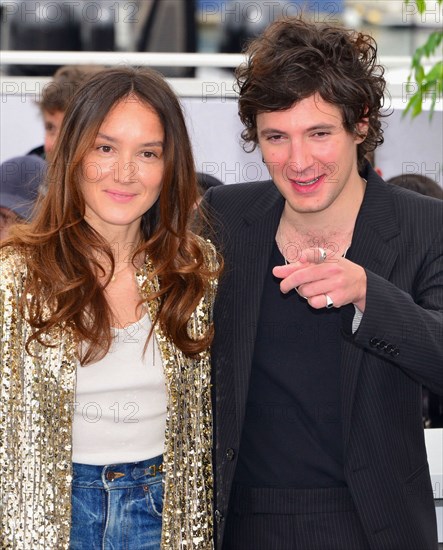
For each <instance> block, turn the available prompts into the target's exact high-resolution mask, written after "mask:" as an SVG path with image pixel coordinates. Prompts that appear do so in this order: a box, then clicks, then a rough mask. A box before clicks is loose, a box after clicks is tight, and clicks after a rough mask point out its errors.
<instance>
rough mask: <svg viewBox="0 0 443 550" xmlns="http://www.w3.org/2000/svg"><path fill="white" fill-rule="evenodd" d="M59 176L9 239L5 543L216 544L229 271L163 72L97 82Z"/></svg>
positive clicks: (120, 71) (84, 97) (75, 123)
mask: <svg viewBox="0 0 443 550" xmlns="http://www.w3.org/2000/svg"><path fill="white" fill-rule="evenodd" d="M48 186H49V187H48V192H47V194H46V195H45V197H43V198H42V199H41V201H40V203H39V204H38V206H37V208H38V210H37V213H36V217H35V218H34V221H33V222H32V223H31V224H30V225H29V226H26V225H22V226H20V225H18V226H15V228H14V229H13V230H12V236H11V238H10V239H9V240H8V241H7V242H6V243H5V244H4V246H3V248H2V249H1V259H2V268H1V271H2V277H1V282H0V289H1V293H0V294H1V304H0V306H1V308H0V312H1V323H2V330H3V333H2V363H1V373H0V374H1V388H0V403H1V405H0V407H1V422H0V435H1V437H0V461H1V469H2V475H1V476H0V487H1V497H2V505H3V510H2V512H3V513H2V515H1V522H2V525H1V535H0V547H1V548H14V549H30V548H32V549H33V550H39V549H41V550H43V549H44V550H50V549H57V550H60V549H68V548H70V549H71V550H77V549H80V548H82V549H83V548H88V549H92V548H112V549H114V548H128V549H136V550H143V549H145V548H146V549H147V548H149V549H151V548H152V549H154V548H160V547H161V548H167V549H168V550H171V549H176V548H187V549H188V548H202V549H203V548H204V549H207V548H211V547H212V541H211V539H212V537H211V535H212V519H211V518H212V509H211V507H212V504H211V503H212V469H211V440H212V430H211V428H212V427H211V416H210V405H211V404H210V384H209V370H210V369H209V358H208V347H209V345H210V342H211V340H212V321H211V313H212V303H213V297H214V293H215V286H216V277H217V275H218V271H219V267H218V262H217V258H216V255H215V252H214V249H213V247H212V245H211V244H210V243H208V242H206V241H204V240H203V239H202V238H200V237H199V236H197V235H196V234H195V233H193V232H191V231H190V229H189V220H190V219H191V213H192V211H193V205H194V203H195V201H196V199H197V185H196V177H195V172H194V165H193V158H192V154H191V146H190V142H189V137H188V135H187V131H186V127H185V122H184V119H183V114H182V111H181V108H180V105H179V103H178V101H177V98H176V97H175V95H174V93H173V92H172V91H171V89H170V88H169V86H168V85H167V84H166V83H165V81H164V80H163V78H162V77H161V76H160V75H158V74H157V73H156V72H154V71H150V70H140V69H130V68H116V69H107V70H104V71H102V72H100V73H98V74H97V75H95V76H94V77H92V78H91V79H90V80H89V81H88V82H87V83H85V84H84V85H83V87H82V88H81V89H80V90H79V91H78V93H77V94H76V96H75V98H74V99H73V102H72V103H71V105H70V107H69V109H68V111H67V112H66V115H65V119H64V121H63V126H62V130H61V134H60V138H59V141H58V143H57V144H56V148H55V151H54V157H53V159H52V164H51V166H50V167H49V172H48ZM163 478H164V479H163ZM162 488H164V495H163V494H162V493H163V491H162ZM71 495H72V506H71ZM163 499H164V502H163ZM162 504H163V514H162ZM162 515H163V517H162ZM160 537H161V542H160Z"/></svg>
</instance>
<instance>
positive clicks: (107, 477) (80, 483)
mask: <svg viewBox="0 0 443 550" xmlns="http://www.w3.org/2000/svg"><path fill="white" fill-rule="evenodd" d="M162 461H163V457H162V456H158V457H156V458H153V459H150V460H144V461H142V462H132V463H128V464H111V465H108V466H90V465H88V464H77V463H74V464H73V480H72V526H71V546H70V550H158V549H159V548H160V539H161V528H162V510H163V474H162V472H161V470H162V466H161V465H162Z"/></svg>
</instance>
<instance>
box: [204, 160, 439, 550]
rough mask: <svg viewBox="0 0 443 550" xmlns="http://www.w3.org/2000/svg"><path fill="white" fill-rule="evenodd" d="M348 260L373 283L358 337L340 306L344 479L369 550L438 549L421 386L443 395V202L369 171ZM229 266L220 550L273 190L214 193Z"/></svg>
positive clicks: (271, 234)
mask: <svg viewBox="0 0 443 550" xmlns="http://www.w3.org/2000/svg"><path fill="white" fill-rule="evenodd" d="M366 171H367V172H366V173H365V174H364V176H365V177H366V179H367V180H368V183H367V187H366V192H365V196H364V200H363V203H362V206H361V209H360V212H359V215H358V218H357V221H356V226H355V231H354V235H353V240H352V248H351V251H350V254H351V255H350V259H351V260H352V261H354V262H356V263H358V264H360V265H362V266H363V267H364V268H365V270H366V273H367V299H366V309H365V312H364V315H363V319H362V321H361V324H360V326H359V329H358V330H357V332H356V333H355V334H352V328H351V325H352V319H353V316H354V311H355V310H354V307H353V306H352V305H348V306H345V307H343V308H341V325H342V362H341V392H342V395H341V400H342V420H343V446H344V470H345V477H346V480H347V484H348V487H349V489H350V491H351V494H352V496H353V499H354V501H355V505H356V507H357V510H358V513H359V516H360V519H361V522H362V524H363V527H364V529H365V532H366V535H367V538H368V540H369V541H370V545H371V548H373V549H374V550H387V549H395V550H406V549H410V550H431V549H435V548H437V535H436V521H435V509H434V502H433V488H432V486H431V482H430V476H429V468H428V463H427V456H426V449H425V444H424V434H423V428H422V399H421V384H425V385H426V386H428V387H429V388H430V389H432V390H433V391H435V392H439V393H442V392H443V202H441V201H438V200H437V199H429V198H427V197H424V196H422V195H418V194H416V193H413V192H409V191H406V190H404V189H401V188H399V187H396V186H393V185H389V184H386V183H385V182H384V181H383V180H382V179H381V178H379V176H378V175H377V174H376V173H375V172H374V171H373V170H372V169H371V168H370V167H367V168H366ZM205 198H206V203H207V205H208V208H209V211H210V212H211V214H212V215H213V220H214V222H213V227H214V239H215V241H216V243H217V245H218V247H219V249H220V251H221V253H222V254H223V255H224V258H225V271H224V275H223V276H222V278H221V281H220V287H219V293H218V298H217V300H216V305H215V312H214V321H215V340H214V344H213V383H214V388H215V392H214V414H215V420H214V421H215V458H214V461H215V464H214V466H215V494H216V497H215V508H216V511H215V524H216V531H217V535H216V547H217V548H219V549H220V548H221V545H222V539H223V529H224V524H225V518H226V516H227V513H228V502H229V495H230V490H231V485H232V479H233V475H234V470H235V467H236V457H237V451H238V449H239V444H240V436H241V431H242V426H243V422H244V415H245V405H246V399H247V392H248V382H249V376H250V370H251V361H252V356H253V351H254V340H255V333H256V328H257V322H258V317H259V310H260V301H261V294H262V288H263V283H264V278H265V273H266V269H267V266H268V261H269V256H270V253H271V249H272V245H273V241H274V239H275V233H276V230H277V227H278V223H279V220H280V216H281V213H282V210H283V206H284V200H283V198H282V196H281V195H280V193H279V192H278V190H277V188H276V187H275V186H274V184H273V182H271V181H268V182H258V183H249V184H238V185H229V186H223V187H219V188H215V189H211V190H210V191H209V192H208V193H207V195H206V197H205Z"/></svg>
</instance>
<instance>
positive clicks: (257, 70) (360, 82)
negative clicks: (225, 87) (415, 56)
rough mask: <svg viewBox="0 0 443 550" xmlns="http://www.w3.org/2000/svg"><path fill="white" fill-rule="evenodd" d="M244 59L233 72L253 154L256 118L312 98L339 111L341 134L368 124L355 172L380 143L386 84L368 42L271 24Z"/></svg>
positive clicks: (316, 28)
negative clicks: (341, 120) (314, 97)
mask: <svg viewBox="0 0 443 550" xmlns="http://www.w3.org/2000/svg"><path fill="white" fill-rule="evenodd" d="M245 53H246V55H247V56H248V60H247V62H246V63H245V64H243V65H241V66H240V67H238V69H237V70H236V78H237V86H238V91H239V96H240V97H239V115H240V118H241V120H242V122H243V124H244V125H245V129H244V131H243V132H242V138H243V139H244V141H245V142H246V143H245V146H248V145H249V146H250V149H252V150H253V149H255V147H256V145H257V143H258V136H257V115H258V114H259V113H263V112H271V111H284V110H286V109H289V108H290V107H292V105H293V104H294V103H296V102H298V101H300V100H302V99H305V98H307V97H309V96H311V95H313V94H315V93H318V94H319V95H320V96H321V97H322V98H323V100H325V101H327V102H329V103H331V104H333V105H336V106H337V107H338V108H339V109H340V111H341V112H342V115H343V125H344V128H345V129H346V131H348V132H350V133H355V132H357V129H356V128H357V127H356V125H357V123H359V122H361V121H366V122H367V123H368V130H367V135H366V138H365V140H364V141H363V142H362V143H360V144H359V145H358V146H357V155H358V165H359V168H361V167H362V166H363V164H364V156H365V154H366V153H368V152H369V151H373V150H374V149H375V148H376V147H378V146H379V145H381V144H382V143H383V130H382V128H381V121H380V117H381V116H382V115H381V113H380V110H381V108H382V107H383V94H384V90H385V85H386V82H385V80H384V78H383V73H384V69H383V67H382V66H380V65H378V64H377V45H376V43H375V41H374V39H373V38H372V37H371V36H369V35H367V34H362V33H359V32H356V31H352V30H348V29H345V28H341V27H337V26H329V25H317V24H315V23H310V22H306V21H303V20H302V19H300V18H295V17H294V18H291V17H288V18H284V19H280V20H277V21H275V22H274V23H271V24H270V25H269V26H268V27H267V29H266V30H265V31H264V33H263V34H262V35H260V36H259V37H258V38H256V39H254V40H252V41H251V42H250V43H249V45H248V47H247V49H246V52H245Z"/></svg>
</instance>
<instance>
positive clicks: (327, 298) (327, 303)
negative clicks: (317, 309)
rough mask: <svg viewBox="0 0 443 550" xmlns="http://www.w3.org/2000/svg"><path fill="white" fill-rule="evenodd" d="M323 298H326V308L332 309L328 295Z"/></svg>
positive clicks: (331, 301)
mask: <svg viewBox="0 0 443 550" xmlns="http://www.w3.org/2000/svg"><path fill="white" fill-rule="evenodd" d="M325 298H326V308H327V309H331V307H334V302H333V300H332V298H331V297H330V296H329V294H325Z"/></svg>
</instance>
